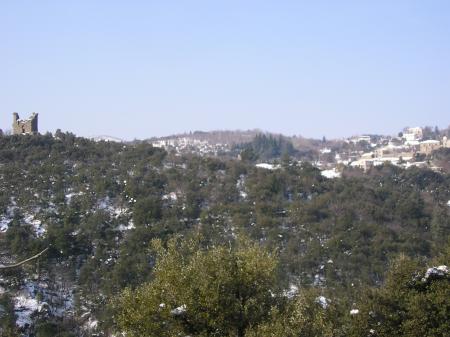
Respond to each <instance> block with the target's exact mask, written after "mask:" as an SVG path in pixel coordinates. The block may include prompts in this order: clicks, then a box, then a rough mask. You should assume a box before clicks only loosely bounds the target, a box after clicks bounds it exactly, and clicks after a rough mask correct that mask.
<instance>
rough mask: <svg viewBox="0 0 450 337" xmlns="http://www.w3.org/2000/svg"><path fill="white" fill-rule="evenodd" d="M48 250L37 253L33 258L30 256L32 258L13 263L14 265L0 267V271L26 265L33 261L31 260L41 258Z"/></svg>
mask: <svg viewBox="0 0 450 337" xmlns="http://www.w3.org/2000/svg"><path fill="white" fill-rule="evenodd" d="M48 248H49V247H47V248H45V249H44V250H43V251H42V252H40V253H38V254H36V255H34V256H32V257H30V258H28V259H26V260H23V261H20V262H17V263H14V264H10V265H6V266H4V265H0V270H3V269H9V268H16V267H20V266H21V265H23V264H25V263H27V262H30V261H33V260H35V259H37V258H38V257H39V256H41V255H42V254H44V253H45V252H46V251H47V250H48Z"/></svg>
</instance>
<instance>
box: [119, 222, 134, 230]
mask: <svg viewBox="0 0 450 337" xmlns="http://www.w3.org/2000/svg"><path fill="white" fill-rule="evenodd" d="M134 228H136V227H135V226H134V222H133V220H130V222H128V225H126V226H125V225H119V226H118V227H117V230H118V231H120V232H124V231H129V230H130V229H134Z"/></svg>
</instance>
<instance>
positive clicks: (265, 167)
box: [256, 163, 281, 170]
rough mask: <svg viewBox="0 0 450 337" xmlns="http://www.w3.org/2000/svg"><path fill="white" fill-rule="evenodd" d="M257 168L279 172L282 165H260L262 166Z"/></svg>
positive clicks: (257, 165) (258, 165)
mask: <svg viewBox="0 0 450 337" xmlns="http://www.w3.org/2000/svg"><path fill="white" fill-rule="evenodd" d="M256 167H259V168H263V169H266V170H277V169H279V168H280V167H281V166H280V165H274V164H268V163H260V164H256Z"/></svg>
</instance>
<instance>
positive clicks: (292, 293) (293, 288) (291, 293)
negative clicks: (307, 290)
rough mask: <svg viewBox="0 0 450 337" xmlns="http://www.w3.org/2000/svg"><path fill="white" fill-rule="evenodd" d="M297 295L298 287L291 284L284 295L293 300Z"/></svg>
mask: <svg viewBox="0 0 450 337" xmlns="http://www.w3.org/2000/svg"><path fill="white" fill-rule="evenodd" d="M297 294H298V287H297V286H296V285H294V284H291V285H290V286H289V289H287V290H285V291H284V292H283V295H284V296H285V297H287V298H293V297H294V296H295V295H297Z"/></svg>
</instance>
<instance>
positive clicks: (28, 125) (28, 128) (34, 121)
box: [13, 112, 38, 135]
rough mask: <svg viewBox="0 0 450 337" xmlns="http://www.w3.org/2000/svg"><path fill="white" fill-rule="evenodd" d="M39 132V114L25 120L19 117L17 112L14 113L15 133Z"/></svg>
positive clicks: (32, 133) (28, 133) (33, 133)
mask: <svg viewBox="0 0 450 337" xmlns="http://www.w3.org/2000/svg"><path fill="white" fill-rule="evenodd" d="M37 133H38V114H37V113H35V112H33V114H32V115H31V116H30V117H29V118H28V119H25V120H22V119H19V114H18V113H17V112H14V113H13V135H35V134H37Z"/></svg>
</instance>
